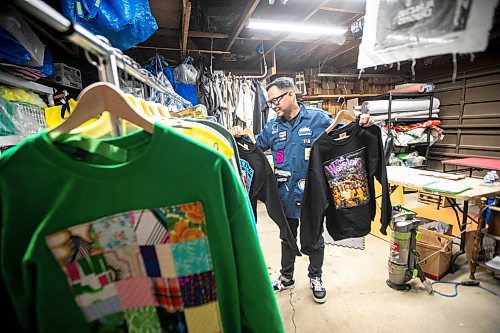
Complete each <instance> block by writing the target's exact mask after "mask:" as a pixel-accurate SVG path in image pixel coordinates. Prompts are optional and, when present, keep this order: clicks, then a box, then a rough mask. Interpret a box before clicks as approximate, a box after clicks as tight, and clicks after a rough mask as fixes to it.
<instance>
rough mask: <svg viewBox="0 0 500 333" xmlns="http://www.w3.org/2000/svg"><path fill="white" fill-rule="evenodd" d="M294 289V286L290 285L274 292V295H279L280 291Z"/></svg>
mask: <svg viewBox="0 0 500 333" xmlns="http://www.w3.org/2000/svg"><path fill="white" fill-rule="evenodd" d="M293 288H295V284H292V285H291V286H283V288H281V289H280V290H275V291H274V293H275V294H276V293H279V292H280V291H283V290H287V289H293Z"/></svg>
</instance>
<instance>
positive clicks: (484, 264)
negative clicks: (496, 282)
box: [477, 261, 500, 274]
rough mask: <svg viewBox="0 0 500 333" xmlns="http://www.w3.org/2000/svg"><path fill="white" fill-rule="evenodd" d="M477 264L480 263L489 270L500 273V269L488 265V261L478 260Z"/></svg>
mask: <svg viewBox="0 0 500 333" xmlns="http://www.w3.org/2000/svg"><path fill="white" fill-rule="evenodd" d="M477 264H478V265H479V266H481V267H483V268H486V269H487V270H490V271H493V272H495V273H497V274H499V273H500V270H498V269H496V268H493V267H491V266H488V265H486V263H484V262H482V261H478V262H477Z"/></svg>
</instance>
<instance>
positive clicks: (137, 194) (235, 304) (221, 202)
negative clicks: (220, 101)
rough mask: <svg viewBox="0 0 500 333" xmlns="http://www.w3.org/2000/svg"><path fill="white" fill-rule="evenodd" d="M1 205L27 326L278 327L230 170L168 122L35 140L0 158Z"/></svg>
mask: <svg viewBox="0 0 500 333" xmlns="http://www.w3.org/2000/svg"><path fill="white" fill-rule="evenodd" d="M81 144H84V145H81ZM83 147H87V148H86V149H88V148H92V152H88V151H86V150H84V149H83ZM0 202H1V205H2V207H1V210H0V212H1V224H0V227H1V230H2V234H1V244H2V247H1V251H0V258H1V262H2V271H1V281H0V282H2V283H0V284H5V286H6V289H7V291H8V293H9V295H10V298H11V300H12V302H13V304H14V306H15V310H16V313H17V316H18V319H19V322H20V323H21V324H22V326H23V329H24V330H25V331H30V332H34V331H38V332H91V331H102V330H110V331H125V332H126V331H128V332H131V331H132V332H160V331H173V330H177V331H178V332H186V331H189V332H199V331H203V332H222V331H225V332H242V331H245V332H248V331H251V332H283V326H282V322H281V319H280V314H279V312H278V308H277V304H276V299H275V296H274V293H273V291H272V288H271V283H270V280H269V275H268V272H267V268H266V265H265V262H264V259H263V256H262V252H261V250H260V247H259V243H258V239H257V234H256V232H255V229H254V223H253V218H252V213H251V211H250V209H249V205H247V204H246V198H245V193H244V190H243V188H242V187H241V186H240V185H239V184H238V181H237V178H236V175H235V173H234V171H233V170H232V169H231V167H230V166H229V163H228V162H227V160H226V159H225V158H224V157H223V156H222V155H221V154H219V153H217V152H214V151H213V150H211V149H206V148H205V147H204V146H203V145H201V144H199V143H196V142H194V141H193V140H191V139H189V138H187V137H185V136H183V135H180V134H177V133H175V132H174V131H173V130H172V129H169V128H168V127H165V126H163V125H160V124H155V126H154V131H153V134H152V135H151V134H149V133H146V132H145V131H137V132H135V133H132V134H130V135H128V136H124V137H119V138H112V139H100V140H95V141H89V139H88V138H82V137H78V136H74V135H69V134H66V135H61V136H60V139H59V138H58V139H56V141H55V142H54V141H52V140H50V139H49V138H48V136H47V134H46V133H45V132H42V133H40V134H37V135H35V136H32V137H30V138H28V139H26V140H25V141H24V142H23V143H22V144H20V145H18V146H16V147H15V148H13V149H11V150H9V151H7V152H6V153H5V155H4V156H2V158H1V159H0ZM256 319H258V320H256Z"/></svg>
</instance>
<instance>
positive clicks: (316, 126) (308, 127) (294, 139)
mask: <svg viewBox="0 0 500 333" xmlns="http://www.w3.org/2000/svg"><path fill="white" fill-rule="evenodd" d="M332 121H333V119H332V117H331V116H330V115H329V114H328V113H326V112H324V111H323V110H319V109H313V108H306V107H305V106H304V105H303V104H300V112H299V114H298V115H297V117H296V120H295V123H294V124H293V126H292V125H291V124H290V123H289V122H288V121H287V120H286V119H285V118H283V117H277V118H275V119H273V120H271V121H269V122H268V123H267V125H266V127H264V129H263V130H262V132H261V133H260V134H259V135H257V136H256V141H257V144H258V145H259V147H260V148H261V149H262V150H263V151H266V150H268V149H271V151H272V153H273V161H274V175H275V177H276V181H277V183H278V189H279V193H280V200H281V203H282V205H283V209H284V210H285V214H286V216H287V217H291V218H299V217H300V208H301V204H302V195H303V193H304V186H305V178H306V171H307V164H308V162H309V154H310V151H311V146H312V143H313V141H314V140H315V139H316V138H317V137H318V136H319V135H320V134H321V133H322V132H324V130H325V129H326V128H327V127H328V126H329V125H330V123H331V122H332Z"/></svg>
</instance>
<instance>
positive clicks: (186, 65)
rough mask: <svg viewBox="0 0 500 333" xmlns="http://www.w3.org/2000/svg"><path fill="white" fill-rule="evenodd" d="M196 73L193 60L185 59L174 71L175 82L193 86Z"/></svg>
mask: <svg viewBox="0 0 500 333" xmlns="http://www.w3.org/2000/svg"><path fill="white" fill-rule="evenodd" d="M197 76H198V71H197V70H196V68H194V66H193V58H191V57H186V59H184V61H183V63H182V64H180V65H179V66H177V67H175V69H174V79H175V82H180V83H184V84H195V83H196V77H197Z"/></svg>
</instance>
